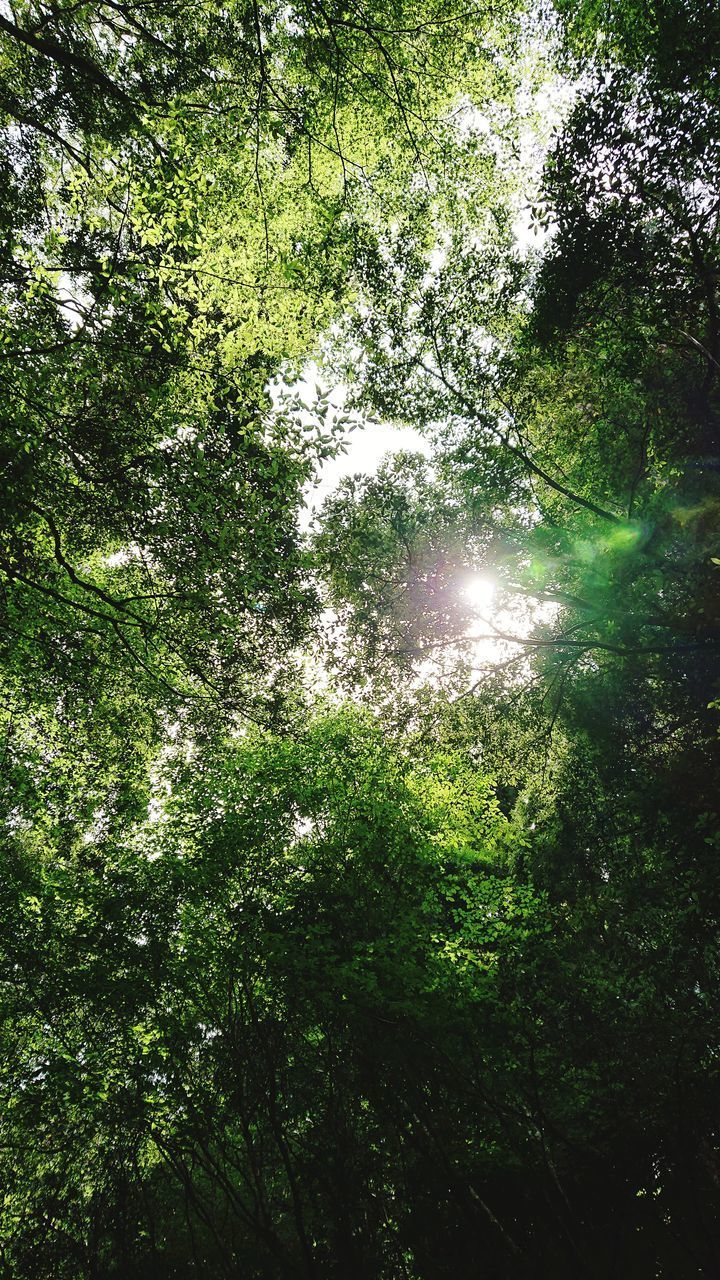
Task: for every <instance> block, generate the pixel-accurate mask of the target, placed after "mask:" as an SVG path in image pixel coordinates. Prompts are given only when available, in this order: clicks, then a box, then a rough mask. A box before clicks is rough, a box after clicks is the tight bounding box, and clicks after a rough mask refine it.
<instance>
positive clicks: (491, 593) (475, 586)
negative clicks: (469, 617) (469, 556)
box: [462, 573, 496, 616]
mask: <svg viewBox="0 0 720 1280" xmlns="http://www.w3.org/2000/svg"><path fill="white" fill-rule="evenodd" d="M495 589H496V588H495V583H494V582H493V579H492V578H489V577H488V576H487V575H486V574H480V573H473V574H471V575H469V576H468V577H467V578H466V579H465V582H464V583H463V587H462V594H463V596H464V598H465V600H466V601H467V603H468V604H469V605H470V607H471V608H472V610H473V613H477V614H478V615H480V616H482V615H483V614H488V613H489V612H490V611H491V609H492V607H493V601H494V599H495Z"/></svg>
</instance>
